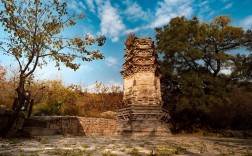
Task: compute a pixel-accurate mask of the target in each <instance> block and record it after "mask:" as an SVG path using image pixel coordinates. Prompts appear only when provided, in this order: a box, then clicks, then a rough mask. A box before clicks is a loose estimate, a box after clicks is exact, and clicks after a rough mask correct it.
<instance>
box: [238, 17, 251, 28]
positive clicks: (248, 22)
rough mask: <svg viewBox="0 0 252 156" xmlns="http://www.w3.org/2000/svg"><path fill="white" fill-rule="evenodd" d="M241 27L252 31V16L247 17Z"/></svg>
mask: <svg viewBox="0 0 252 156" xmlns="http://www.w3.org/2000/svg"><path fill="white" fill-rule="evenodd" d="M240 25H241V26H242V27H243V28H244V29H252V15H250V16H248V17H246V18H245V19H243V20H242V21H241V22H240Z"/></svg>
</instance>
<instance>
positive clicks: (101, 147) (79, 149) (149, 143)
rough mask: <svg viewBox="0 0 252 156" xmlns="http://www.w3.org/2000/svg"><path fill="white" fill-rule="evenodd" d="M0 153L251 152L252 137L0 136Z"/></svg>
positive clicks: (74, 155)
mask: <svg viewBox="0 0 252 156" xmlns="http://www.w3.org/2000/svg"><path fill="white" fill-rule="evenodd" d="M1 155H20V156H21V155H35V156H37V155H39V156H46V155H67V156H78V155H88V156H92V155H94V156H100V155H102V156H116V155H118V156H126V155H131V156H141V155H143V156H144V155H157V156H166V155H196V156H197V155H244V156H251V155H252V139H237V138H218V137H198V136H191V135H188V136H171V137H156V138H147V137H146V138H143V137H141V138H138V137H131V138H126V137H119V136H117V137H72V136H48V137H36V138H33V139H0V156H1Z"/></svg>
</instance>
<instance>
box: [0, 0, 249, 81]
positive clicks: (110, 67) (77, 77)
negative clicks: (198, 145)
mask: <svg viewBox="0 0 252 156" xmlns="http://www.w3.org/2000/svg"><path fill="white" fill-rule="evenodd" d="M65 1H66V0H65ZM67 3H68V8H69V9H70V10H71V11H73V12H76V13H81V12H83V11H84V12H85V14H86V17H85V18H84V19H83V20H81V21H78V23H77V25H76V26H74V27H72V28H69V29H66V31H65V32H64V34H65V35H68V36H81V35H85V34H87V33H88V34H91V35H92V36H99V35H105V36H106V37H107V41H106V43H105V45H104V46H103V47H93V48H98V49H99V50H101V52H102V53H103V54H104V56H105V59H104V60H98V61H93V62H82V63H81V67H80V69H79V70H77V71H73V70H71V69H67V68H65V67H63V66H62V68H61V71H58V70H57V69H56V68H55V67H54V66H55V65H54V63H49V64H48V65H47V66H46V67H44V68H43V69H39V68H38V70H37V72H36V75H37V77H39V78H40V79H52V78H61V79H63V80H64V82H65V83H66V84H71V83H74V84H80V83H83V84H85V85H86V86H91V85H92V84H94V83H95V81H96V80H98V81H102V82H103V83H105V84H107V85H110V84H120V85H122V82H123V79H122V77H121V75H120V71H121V70H122V64H123V63H124V59H123V55H124V54H125V52H124V48H125V47H124V41H125V38H126V36H127V35H128V33H130V32H135V33H136V35H137V36H138V37H151V38H153V39H154V35H155V31H154V28H155V27H161V26H163V25H165V24H167V23H168V22H169V21H170V19H171V18H173V17H177V16H186V17H188V18H191V17H193V16H198V17H199V19H200V20H201V21H202V22H210V21H211V19H212V18H214V17H216V16H219V15H228V16H230V17H231V18H232V20H233V22H232V23H231V24H232V25H235V26H240V27H243V28H244V29H248V28H252V9H251V8H252V0H67ZM0 33H1V34H2V30H1V29H0ZM13 60H14V59H10V58H8V57H5V56H1V57H0V64H2V65H4V66H8V65H10V64H14V63H15V62H14V61H13Z"/></svg>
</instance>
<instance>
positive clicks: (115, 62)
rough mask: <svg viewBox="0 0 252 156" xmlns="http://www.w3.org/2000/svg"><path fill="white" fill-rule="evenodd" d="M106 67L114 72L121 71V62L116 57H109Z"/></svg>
mask: <svg viewBox="0 0 252 156" xmlns="http://www.w3.org/2000/svg"><path fill="white" fill-rule="evenodd" d="M106 65H107V66H108V67H111V68H112V69H113V70H114V71H119V70H120V67H119V62H118V60H117V59H116V58H114V57H111V56H110V57H108V58H107V59H106Z"/></svg>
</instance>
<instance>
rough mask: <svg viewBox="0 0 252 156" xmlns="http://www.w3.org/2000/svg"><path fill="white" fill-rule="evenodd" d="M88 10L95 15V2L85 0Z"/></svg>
mask: <svg viewBox="0 0 252 156" xmlns="http://www.w3.org/2000/svg"><path fill="white" fill-rule="evenodd" d="M85 2H86V4H87V6H88V10H90V11H91V12H92V13H95V5H94V1H93V0H85Z"/></svg>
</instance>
